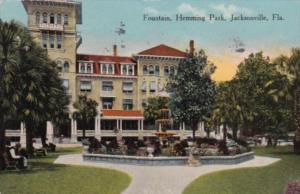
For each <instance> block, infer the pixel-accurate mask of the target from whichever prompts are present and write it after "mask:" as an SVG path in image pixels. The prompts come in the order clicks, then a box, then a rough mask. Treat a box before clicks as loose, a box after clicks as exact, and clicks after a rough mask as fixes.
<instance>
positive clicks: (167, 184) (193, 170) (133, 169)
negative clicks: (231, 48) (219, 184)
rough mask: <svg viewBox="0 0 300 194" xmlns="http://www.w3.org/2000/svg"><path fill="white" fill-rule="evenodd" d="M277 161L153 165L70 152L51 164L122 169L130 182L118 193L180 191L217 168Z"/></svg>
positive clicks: (166, 193) (178, 193)
mask: <svg viewBox="0 0 300 194" xmlns="http://www.w3.org/2000/svg"><path fill="white" fill-rule="evenodd" d="M279 160H280V159H277V158H269V157H261V156H255V158H254V159H253V160H250V161H247V162H244V163H241V164H237V165H204V166H200V167H188V166H155V167H153V166H135V165H126V164H110V163H100V162H98V163H95V162H87V161H83V160H82V156H81V154H71V155H62V156H59V157H58V158H57V159H56V160H55V162H54V163H56V164H71V165H84V166H94V167H103V168H111V169H116V170H120V171H123V172H126V173H128V174H129V175H130V176H131V177H132V182H131V184H130V185H129V187H128V188H127V189H126V190H125V191H124V192H123V193H122V194H181V193H182V192H183V190H184V188H185V187H186V186H187V185H188V184H189V183H191V182H192V181H193V180H195V179H196V178H197V177H199V176H202V175H204V174H207V173H210V172H215V171H219V170H227V169H235V168H245V167H260V166H267V165H270V164H272V163H274V162H277V161H279Z"/></svg>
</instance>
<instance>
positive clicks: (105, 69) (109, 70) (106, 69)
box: [101, 64, 115, 75]
mask: <svg viewBox="0 0 300 194" xmlns="http://www.w3.org/2000/svg"><path fill="white" fill-rule="evenodd" d="M101 74H110V75H113V74H115V65H114V64H101Z"/></svg>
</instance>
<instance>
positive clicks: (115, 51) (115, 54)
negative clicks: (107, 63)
mask: <svg viewBox="0 0 300 194" xmlns="http://www.w3.org/2000/svg"><path fill="white" fill-rule="evenodd" d="M113 52H114V53H113V55H114V56H117V55H118V50H117V45H116V44H114V46H113Z"/></svg>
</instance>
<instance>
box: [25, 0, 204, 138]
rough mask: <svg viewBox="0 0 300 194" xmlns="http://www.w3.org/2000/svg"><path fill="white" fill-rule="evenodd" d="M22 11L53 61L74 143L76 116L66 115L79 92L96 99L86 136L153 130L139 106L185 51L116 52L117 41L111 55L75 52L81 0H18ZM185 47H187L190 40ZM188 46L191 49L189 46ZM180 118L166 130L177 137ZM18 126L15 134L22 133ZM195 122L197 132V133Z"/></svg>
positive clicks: (161, 90)
mask: <svg viewBox="0 0 300 194" xmlns="http://www.w3.org/2000/svg"><path fill="white" fill-rule="evenodd" d="M22 3H23V5H24V8H25V10H26V12H27V14H28V29H29V31H30V33H31V35H32V37H33V38H34V40H36V42H38V43H39V44H40V45H41V46H42V47H43V48H45V49H46V50H47V52H48V55H49V57H50V59H52V60H54V61H55V62H56V63H57V68H58V69H59V71H60V76H61V79H62V80H63V85H64V87H65V88H66V89H67V91H68V95H69V96H70V101H71V103H70V106H69V111H70V120H71V122H70V138H71V141H72V142H76V141H77V140H78V138H80V137H81V136H82V131H81V130H80V126H79V124H78V123H77V121H75V120H73V119H72V117H71V115H72V112H74V108H73V103H74V102H75V101H76V99H77V98H78V96H79V95H87V96H88V97H89V98H91V99H93V100H95V101H97V103H98V105H99V106H98V107H97V109H98V110H99V114H98V115H97V116H96V118H95V123H93V125H92V127H91V129H90V130H87V131H86V136H94V137H96V138H98V139H101V138H111V137H116V136H119V137H123V138H126V137H135V138H143V137H151V136H154V132H155V131H157V129H155V128H154V127H150V126H146V125H145V122H144V116H143V107H144V106H145V104H146V103H147V99H148V98H149V97H156V96H168V93H167V92H166V90H165V86H166V83H167V81H168V78H169V76H170V75H171V74H175V73H176V72H177V66H178V64H179V62H180V60H182V59H183V58H184V57H186V52H183V51H180V50H178V49H175V48H172V47H169V46H167V45H163V44H161V45H158V46H156V47H153V48H150V49H146V50H144V51H141V52H139V53H137V54H133V55H132V56H119V55H118V51H117V46H116V45H114V46H113V53H112V55H100V54H99V55H98V54H95V55H90V54H80V53H77V48H78V47H79V46H80V44H81V42H82V39H81V36H80V35H79V34H78V32H77V30H76V25H78V24H81V22H82V15H81V10H82V7H81V2H77V1H74V0H22ZM190 47H193V42H191V44H190ZM190 49H193V48H190ZM53 128H54V127H53V125H52V123H51V122H50V121H49V122H47V136H48V139H49V140H50V141H51V140H53ZM188 129H189V127H188V126H185V124H184V123H180V124H178V125H177V126H175V125H174V127H173V128H172V131H173V130H174V132H176V134H177V135H176V136H178V137H181V138H182V137H186V136H190V135H191V130H188ZM24 131H25V129H24V126H21V134H22V133H24ZM203 133H204V130H203V124H201V123H199V130H198V131H197V134H198V135H203Z"/></svg>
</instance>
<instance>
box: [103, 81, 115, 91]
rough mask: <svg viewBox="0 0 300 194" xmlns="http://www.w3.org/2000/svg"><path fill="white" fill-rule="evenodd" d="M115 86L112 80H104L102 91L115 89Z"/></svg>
mask: <svg viewBox="0 0 300 194" xmlns="http://www.w3.org/2000/svg"><path fill="white" fill-rule="evenodd" d="M113 89H114V86H113V82H112V81H103V82H102V91H113Z"/></svg>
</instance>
